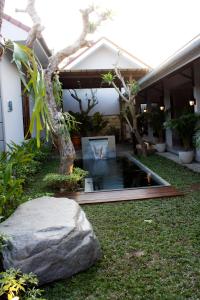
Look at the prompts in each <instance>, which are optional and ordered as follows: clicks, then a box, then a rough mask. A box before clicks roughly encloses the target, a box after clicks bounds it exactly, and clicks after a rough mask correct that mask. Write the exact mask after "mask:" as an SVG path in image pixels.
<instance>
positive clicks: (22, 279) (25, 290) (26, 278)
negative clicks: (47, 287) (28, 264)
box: [0, 268, 45, 300]
mask: <svg viewBox="0 0 200 300" xmlns="http://www.w3.org/2000/svg"><path fill="white" fill-rule="evenodd" d="M37 285H38V279H37V277H36V275H34V274H33V273H29V274H23V273H22V272H21V271H20V270H16V269H13V268H12V269H8V270H7V271H6V272H2V273H0V296H3V297H4V299H6V298H7V299H8V300H11V299H13V298H14V297H16V299H18V298H17V297H19V299H24V300H39V299H40V300H45V299H42V298H40V296H41V294H42V291H41V290H39V289H37V288H35V286H37ZM1 299H2V298H1Z"/></svg>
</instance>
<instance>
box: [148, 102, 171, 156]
mask: <svg viewBox="0 0 200 300" xmlns="http://www.w3.org/2000/svg"><path fill="white" fill-rule="evenodd" d="M144 114H146V116H147V119H148V121H149V124H150V126H151V127H152V129H153V131H154V135H155V136H156V144H155V148H156V150H157V151H158V152H164V151H165V149H166V144H165V141H164V122H165V112H164V111H163V110H160V108H159V107H152V109H151V111H150V112H146V113H144Z"/></svg>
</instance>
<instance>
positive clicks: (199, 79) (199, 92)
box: [193, 62, 200, 162]
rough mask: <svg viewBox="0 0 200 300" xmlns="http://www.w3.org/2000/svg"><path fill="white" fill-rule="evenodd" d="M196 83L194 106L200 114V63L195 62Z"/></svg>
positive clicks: (198, 154) (199, 158)
mask: <svg viewBox="0 0 200 300" xmlns="http://www.w3.org/2000/svg"><path fill="white" fill-rule="evenodd" d="M193 70H194V82H193V95H194V98H195V100H196V104H195V106H194V111H195V113H200V62H195V63H194V65H193ZM195 159H196V161H198V162H200V149H198V150H196V154H195Z"/></svg>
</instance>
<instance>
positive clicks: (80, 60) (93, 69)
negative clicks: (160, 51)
mask: <svg viewBox="0 0 200 300" xmlns="http://www.w3.org/2000/svg"><path fill="white" fill-rule="evenodd" d="M115 66H117V67H118V68H119V69H120V70H121V72H122V73H123V75H125V76H126V77H127V78H129V79H130V78H132V79H137V80H138V79H139V78H141V77H143V76H144V75H145V74H146V73H147V72H148V71H149V70H150V67H149V66H148V65H147V64H145V63H144V62H142V61H141V60H139V59H138V58H136V57H135V56H133V55H132V54H130V53H128V52H127V51H126V50H124V49H122V48H121V47H119V46H118V45H116V44H115V43H113V42H111V41H110V40H108V39H107V38H101V39H100V40H98V41H97V42H95V43H94V44H93V45H92V46H91V47H89V48H87V49H86V50H85V51H83V52H81V53H80V54H79V55H78V56H77V57H75V58H73V59H72V60H71V61H70V62H69V63H68V64H67V65H65V66H64V68H63V69H62V71H61V72H60V79H61V81H62V84H63V88H64V90H63V95H64V98H63V100H64V101H63V106H64V110H65V111H73V112H79V105H78V102H77V101H75V100H74V99H73V98H72V97H71V95H70V92H69V90H70V89H75V90H76V92H77V94H78V95H79V97H80V98H81V99H83V106H84V105H85V106H86V104H87V102H86V98H87V97H86V95H88V96H89V97H90V94H91V90H90V89H93V90H95V92H96V97H97V99H98V105H96V106H95V107H94V109H93V110H92V111H91V113H90V115H93V114H94V113H95V112H100V113H101V114H103V115H104V116H105V118H106V117H107V118H108V120H109V122H110V123H111V125H114V126H115V127H120V118H119V114H120V102H119V96H118V94H117V92H116V91H115V90H114V89H113V88H110V87H108V86H105V85H104V84H103V83H102V80H101V76H102V74H103V73H106V72H108V71H113V70H114V68H115Z"/></svg>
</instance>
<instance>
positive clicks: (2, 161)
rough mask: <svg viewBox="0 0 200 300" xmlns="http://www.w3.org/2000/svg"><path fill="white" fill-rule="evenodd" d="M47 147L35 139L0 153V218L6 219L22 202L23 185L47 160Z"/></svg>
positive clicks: (10, 146) (12, 146) (14, 145)
mask: <svg viewBox="0 0 200 300" xmlns="http://www.w3.org/2000/svg"><path fill="white" fill-rule="evenodd" d="M48 154H49V147H48V146H46V145H45V144H43V143H42V144H41V147H40V148H37V142H36V139H31V140H29V141H25V142H24V143H22V144H21V145H17V144H15V143H11V144H10V145H8V151H7V152H3V153H0V216H4V217H8V216H9V215H10V214H11V213H12V212H13V210H14V209H15V208H16V207H17V206H18V205H19V204H20V202H22V200H23V193H24V191H23V186H24V183H25V182H27V181H28V180H30V178H31V176H32V175H33V174H35V173H36V172H37V171H38V169H39V167H40V165H41V162H42V161H44V160H45V159H47V156H48Z"/></svg>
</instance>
